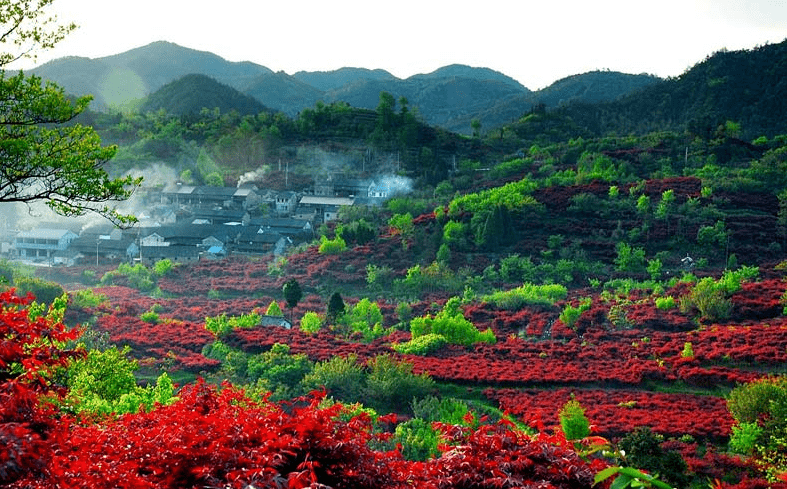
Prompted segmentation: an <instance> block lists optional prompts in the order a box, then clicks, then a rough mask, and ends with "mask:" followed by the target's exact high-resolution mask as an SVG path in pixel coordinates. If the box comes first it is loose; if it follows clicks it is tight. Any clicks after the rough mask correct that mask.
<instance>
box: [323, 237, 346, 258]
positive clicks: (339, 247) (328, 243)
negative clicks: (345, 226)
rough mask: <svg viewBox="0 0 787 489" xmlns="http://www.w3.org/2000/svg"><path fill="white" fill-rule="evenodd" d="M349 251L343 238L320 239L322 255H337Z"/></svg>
mask: <svg viewBox="0 0 787 489" xmlns="http://www.w3.org/2000/svg"><path fill="white" fill-rule="evenodd" d="M346 249H347V243H346V242H345V241H344V239H343V238H342V237H341V236H336V237H335V238H334V239H328V238H327V237H326V236H324V235H323V236H321V237H320V247H319V248H318V251H319V253H320V254H321V255H337V254H339V253H341V252H343V251H344V250H346Z"/></svg>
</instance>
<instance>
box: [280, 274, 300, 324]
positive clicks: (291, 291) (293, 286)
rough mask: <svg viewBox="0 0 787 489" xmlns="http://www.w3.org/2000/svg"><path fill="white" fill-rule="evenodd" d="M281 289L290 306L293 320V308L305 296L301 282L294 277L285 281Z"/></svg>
mask: <svg viewBox="0 0 787 489" xmlns="http://www.w3.org/2000/svg"><path fill="white" fill-rule="evenodd" d="M281 291H282V293H283V294H284V300H285V301H287V307H288V308H290V321H292V310H293V308H295V306H297V305H298V302H300V300H301V297H303V291H302V290H301V284H299V283H298V281H297V280H295V279H294V278H292V279H290V280H288V281H286V282H285V283H284V285H283V286H282V288H281Z"/></svg>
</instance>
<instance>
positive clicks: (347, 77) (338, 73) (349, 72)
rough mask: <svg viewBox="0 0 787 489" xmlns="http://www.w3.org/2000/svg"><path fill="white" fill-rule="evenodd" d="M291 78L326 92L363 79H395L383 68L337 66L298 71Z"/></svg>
mask: <svg viewBox="0 0 787 489" xmlns="http://www.w3.org/2000/svg"><path fill="white" fill-rule="evenodd" d="M292 77H293V78H295V79H296V80H299V81H301V82H303V83H306V84H308V85H311V86H313V87H314V88H316V89H318V90H321V91H323V92H327V91H329V90H336V89H338V88H341V87H343V86H345V85H352V84H353V83H356V82H360V81H365V80H378V81H379V80H397V78H396V77H395V76H393V75H392V74H390V73H388V72H387V71H385V70H380V69H377V70H369V69H366V68H339V69H338V70H333V71H299V72H297V73H295V74H294V75H292Z"/></svg>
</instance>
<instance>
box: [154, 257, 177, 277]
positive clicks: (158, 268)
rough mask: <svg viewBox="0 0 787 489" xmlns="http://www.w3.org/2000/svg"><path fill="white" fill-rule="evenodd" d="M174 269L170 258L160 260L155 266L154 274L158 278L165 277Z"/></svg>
mask: <svg viewBox="0 0 787 489" xmlns="http://www.w3.org/2000/svg"><path fill="white" fill-rule="evenodd" d="M173 267H174V264H173V263H172V260H170V259H169V258H165V259H163V260H159V261H157V262H156V263H154V264H153V274H154V275H155V276H156V277H163V276H164V275H166V274H168V273H169V272H170V271H171V270H172V268H173Z"/></svg>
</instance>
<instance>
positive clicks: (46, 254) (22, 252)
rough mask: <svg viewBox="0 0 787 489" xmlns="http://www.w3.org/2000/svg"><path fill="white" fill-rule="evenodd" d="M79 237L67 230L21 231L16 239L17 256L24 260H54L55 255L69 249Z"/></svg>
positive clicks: (40, 229) (39, 229)
mask: <svg viewBox="0 0 787 489" xmlns="http://www.w3.org/2000/svg"><path fill="white" fill-rule="evenodd" d="M77 237H78V235H77V234H76V233H73V232H71V231H69V230H67V229H48V228H38V229H33V230H31V231H21V232H20V233H18V234H17V235H16V237H15V238H14V249H15V250H16V254H17V256H19V257H20V258H23V259H28V260H35V259H38V258H47V259H49V258H52V257H53V255H54V254H55V253H58V252H63V251H65V250H66V249H68V247H69V245H70V244H71V242H72V241H74V240H75V239H76V238H77Z"/></svg>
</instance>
